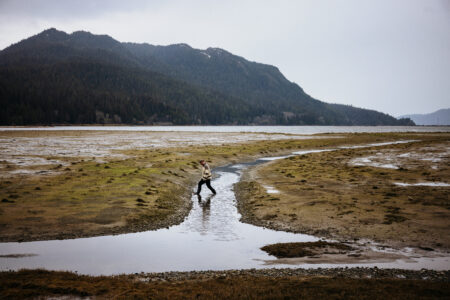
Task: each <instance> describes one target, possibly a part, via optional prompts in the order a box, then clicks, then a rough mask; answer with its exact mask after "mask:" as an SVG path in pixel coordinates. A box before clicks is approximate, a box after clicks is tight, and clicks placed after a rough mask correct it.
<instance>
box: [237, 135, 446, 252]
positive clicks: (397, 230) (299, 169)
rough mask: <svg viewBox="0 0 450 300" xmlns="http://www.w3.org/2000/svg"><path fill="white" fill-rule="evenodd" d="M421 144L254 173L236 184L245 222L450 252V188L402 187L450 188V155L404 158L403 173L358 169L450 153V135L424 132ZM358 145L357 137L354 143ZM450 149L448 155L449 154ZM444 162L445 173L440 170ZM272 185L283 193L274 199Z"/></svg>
mask: <svg viewBox="0 0 450 300" xmlns="http://www.w3.org/2000/svg"><path fill="white" fill-rule="evenodd" d="M403 138H404V139H405V138H414V139H419V140H422V141H421V142H417V143H411V144H398V145H389V146H383V147H373V148H368V149H343V150H338V151H334V152H323V153H312V154H308V155H302V156H296V157H291V158H287V159H283V160H278V161H273V162H270V163H268V164H264V165H261V166H259V167H257V168H254V169H253V170H250V171H248V172H247V173H246V174H245V176H244V180H243V181H241V182H240V183H239V184H238V185H237V186H236V191H237V196H238V200H239V201H238V204H239V207H240V211H241V213H242V214H243V220H244V221H245V222H250V223H254V224H257V225H260V226H266V227H269V228H275V229H281V230H288V231H294V232H305V233H310V234H315V235H319V236H324V237H334V238H341V239H350V238H368V239H373V240H376V241H381V242H389V243H391V244H392V245H401V246H420V247H430V248H443V249H449V248H450V235H449V234H448V233H449V231H448V229H449V228H450V221H449V220H450V198H449V188H448V187H427V186H414V187H399V186H396V185H394V182H407V183H415V182H423V181H425V182H447V183H448V180H449V178H450V167H449V166H450V157H448V156H445V155H444V156H442V160H441V161H439V162H431V161H430V160H421V159H412V160H407V159H403V160H402V166H401V167H400V168H399V169H386V168H379V167H370V166H352V165H351V164H349V162H350V161H351V160H352V159H354V158H358V157H367V156H376V155H377V153H379V152H382V153H386V154H391V153H394V154H395V155H397V156H398V155H401V154H404V153H411V152H415V153H418V154H419V156H420V155H422V156H423V157H426V156H427V155H429V154H430V153H431V152H433V151H441V153H445V151H446V149H448V148H449V147H450V142H449V138H450V136H449V134H438V135H434V134H417V135H415V136H414V137H412V136H410V135H405V136H403ZM348 143H349V144H352V143H353V139H351V138H350V139H348ZM442 151H443V152H442ZM437 164H438V168H433V166H436V165H437ZM264 185H268V186H272V187H274V188H275V189H277V190H279V191H280V193H279V194H268V193H267V191H266V189H265V188H264Z"/></svg>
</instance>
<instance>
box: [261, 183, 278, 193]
mask: <svg viewBox="0 0 450 300" xmlns="http://www.w3.org/2000/svg"><path fill="white" fill-rule="evenodd" d="M264 188H265V189H266V192H267V193H269V194H279V193H280V191H279V190H277V189H276V188H274V187H273V186H269V185H264Z"/></svg>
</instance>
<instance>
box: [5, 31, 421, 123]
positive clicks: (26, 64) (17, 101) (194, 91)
mask: <svg viewBox="0 0 450 300" xmlns="http://www.w3.org/2000/svg"><path fill="white" fill-rule="evenodd" d="M0 105H1V107H2V109H1V111H0V124H1V125H37V124H94V123H105V124H111V123H116V124H175V125H188V124H202V125H219V124H239V125H247V124H257V125H275V124H277V125H414V123H413V122H412V121H411V120H409V119H400V120H397V119H396V118H394V117H392V116H389V115H387V114H384V113H380V112H376V111H373V110H367V109H362V108H356V107H352V106H346V105H340V104H328V103H325V102H322V101H319V100H316V99H314V98H312V97H310V96H309V95H307V94H306V93H305V92H304V91H303V90H302V88H301V87H299V86H298V85H297V84H295V83H292V82H290V81H289V80H287V79H286V78H285V77H284V76H283V74H281V72H280V71H279V70H278V69H277V68H276V67H274V66H270V65H265V64H261V63H256V62H250V61H248V60H246V59H244V58H242V57H239V56H236V55H233V54H231V53H229V52H227V51H225V50H223V49H219V48H208V49H206V50H199V49H194V48H191V47H190V46H189V45H186V44H176V45H170V46H153V45H149V44H134V43H120V42H118V41H116V40H114V39H113V38H111V37H109V36H107V35H93V34H91V33H89V32H84V31H77V32H74V33H72V34H67V33H65V32H62V31H58V30H56V29H53V28H52V29H48V30H45V31H43V32H41V33H40V34H37V35H35V36H32V37H30V38H28V39H25V40H22V41H21V42H19V43H17V44H14V45H11V46H10V47H8V48H6V49H4V50H3V51H0Z"/></svg>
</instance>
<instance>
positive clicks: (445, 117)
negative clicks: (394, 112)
mask: <svg viewBox="0 0 450 300" xmlns="http://www.w3.org/2000/svg"><path fill="white" fill-rule="evenodd" d="M399 118H409V119H411V120H413V121H414V123H416V124H417V125H450V108H442V109H439V110H437V111H434V112H432V113H429V114H409V115H404V116H400V117H399Z"/></svg>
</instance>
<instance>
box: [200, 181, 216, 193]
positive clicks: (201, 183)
mask: <svg viewBox="0 0 450 300" xmlns="http://www.w3.org/2000/svg"><path fill="white" fill-rule="evenodd" d="M204 183H206V186H207V187H208V189H210V190H211V192H213V194H215V193H216V190H215V189H213V187H212V186H211V180H210V179H201V180H200V181H199V182H198V188H197V194H200V192H201V190H202V185H203V184H204Z"/></svg>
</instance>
